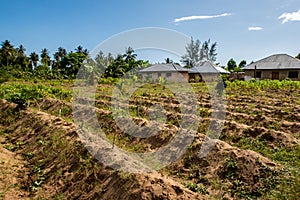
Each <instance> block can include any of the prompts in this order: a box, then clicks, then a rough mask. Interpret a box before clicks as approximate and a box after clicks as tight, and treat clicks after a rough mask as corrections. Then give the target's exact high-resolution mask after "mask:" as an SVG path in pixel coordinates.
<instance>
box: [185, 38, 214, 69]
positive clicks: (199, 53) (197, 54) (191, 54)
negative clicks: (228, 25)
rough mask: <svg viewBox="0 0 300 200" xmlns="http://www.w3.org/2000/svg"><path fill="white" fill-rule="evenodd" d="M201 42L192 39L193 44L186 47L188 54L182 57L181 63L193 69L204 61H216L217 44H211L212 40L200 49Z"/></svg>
mask: <svg viewBox="0 0 300 200" xmlns="http://www.w3.org/2000/svg"><path fill="white" fill-rule="evenodd" d="M200 45H201V43H200V41H199V40H196V41H194V40H193V38H191V42H190V43H188V44H187V46H186V47H185V49H186V54H185V55H183V56H182V60H181V62H183V63H184V64H185V65H186V66H190V67H193V66H195V65H197V64H198V63H199V62H201V61H203V60H209V61H212V62H215V61H216V56H217V43H216V42H214V43H213V44H210V39H209V40H207V41H205V42H204V43H203V44H202V46H201V47H200Z"/></svg>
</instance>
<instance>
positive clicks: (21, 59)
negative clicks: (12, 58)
mask: <svg viewBox="0 0 300 200" xmlns="http://www.w3.org/2000/svg"><path fill="white" fill-rule="evenodd" d="M25 51H26V49H25V48H24V46H23V45H20V46H19V48H17V59H16V64H17V65H19V66H21V68H22V69H23V70H24V71H25V70H26V69H27V68H28V65H29V64H30V62H29V59H28V58H27V56H26V54H25Z"/></svg>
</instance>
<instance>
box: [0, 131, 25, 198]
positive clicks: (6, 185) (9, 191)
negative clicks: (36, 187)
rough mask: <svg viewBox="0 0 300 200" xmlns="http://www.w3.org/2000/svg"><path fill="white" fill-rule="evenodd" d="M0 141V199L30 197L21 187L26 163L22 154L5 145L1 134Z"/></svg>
mask: <svg viewBox="0 0 300 200" xmlns="http://www.w3.org/2000/svg"><path fill="white" fill-rule="evenodd" d="M0 142H1V144H0V200H2V199H3V200H10V199H11V200H16V199H28V198H26V196H27V194H26V192H25V191H23V190H22V189H20V185H21V184H20V181H21V180H22V178H23V175H24V174H25V171H24V169H25V167H24V164H25V163H24V161H23V160H22V158H21V157H20V156H18V155H16V154H15V153H13V152H11V151H9V150H7V149H5V148H4V147H3V144H2V142H3V138H1V136H0Z"/></svg>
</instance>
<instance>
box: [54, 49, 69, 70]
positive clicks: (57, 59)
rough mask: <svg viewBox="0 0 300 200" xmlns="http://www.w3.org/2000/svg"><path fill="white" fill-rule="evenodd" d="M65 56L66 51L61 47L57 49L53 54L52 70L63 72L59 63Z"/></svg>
mask: <svg viewBox="0 0 300 200" xmlns="http://www.w3.org/2000/svg"><path fill="white" fill-rule="evenodd" d="M66 56H67V51H66V49H64V48H62V47H58V49H57V51H56V52H55V53H54V54H53V57H54V60H53V62H52V69H54V70H61V71H63V70H64V69H63V68H62V64H61V62H62V60H63V59H64V58H65V57H66Z"/></svg>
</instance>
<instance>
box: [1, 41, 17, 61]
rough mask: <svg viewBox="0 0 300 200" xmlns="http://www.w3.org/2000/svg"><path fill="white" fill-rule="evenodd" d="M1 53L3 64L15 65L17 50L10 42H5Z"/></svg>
mask: <svg viewBox="0 0 300 200" xmlns="http://www.w3.org/2000/svg"><path fill="white" fill-rule="evenodd" d="M0 51H1V55H2V60H3V63H1V64H2V65H5V66H9V65H11V64H13V61H14V59H15V54H16V49H15V48H14V46H13V45H12V44H11V43H10V41H8V40H5V41H4V42H2V44H1V49H0Z"/></svg>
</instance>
